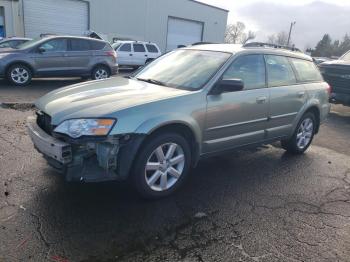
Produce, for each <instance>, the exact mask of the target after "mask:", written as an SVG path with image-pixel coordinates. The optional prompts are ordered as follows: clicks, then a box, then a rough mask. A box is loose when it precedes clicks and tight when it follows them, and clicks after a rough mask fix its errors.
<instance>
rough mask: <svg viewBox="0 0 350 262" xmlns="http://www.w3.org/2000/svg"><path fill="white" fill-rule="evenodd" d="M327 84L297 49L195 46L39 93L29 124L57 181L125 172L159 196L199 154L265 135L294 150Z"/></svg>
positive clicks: (319, 110) (314, 119) (316, 114)
mask: <svg viewBox="0 0 350 262" xmlns="http://www.w3.org/2000/svg"><path fill="white" fill-rule="evenodd" d="M329 92H330V87H329V85H328V84H327V83H325V82H324V80H323V78H322V76H321V75H320V73H319V71H318V69H317V67H316V66H315V65H314V63H313V61H312V59H311V58H310V57H309V56H306V55H304V54H302V53H301V52H298V51H292V50H287V49H282V48H274V47H270V46H268V45H265V44H257V45H254V44H250V45H247V46H238V45H229V44H208V45H197V46H192V47H187V48H181V49H177V50H175V51H173V52H170V53H168V54H165V55H163V56H162V57H160V58H158V59H156V60H155V61H153V62H152V63H150V64H148V65H146V66H145V67H144V68H142V69H140V70H138V71H137V72H136V73H134V74H133V75H132V76H130V77H128V78H122V77H116V78H112V79H106V80H97V81H92V82H87V83H81V84H77V85H73V86H68V87H65V88H61V89H58V90H55V91H53V92H51V93H49V94H47V95H45V96H43V97H42V98H40V99H39V100H38V101H37V102H36V107H37V116H36V117H32V118H30V119H28V130H29V134H30V136H31V138H32V140H33V142H34V145H35V147H36V149H37V150H38V151H39V152H40V153H42V154H43V156H44V157H45V159H46V160H47V161H48V163H49V164H50V165H51V166H53V167H54V168H55V169H57V170H59V171H61V172H62V173H63V175H64V177H65V179H66V180H68V181H86V182H95V181H109V180H125V179H130V180H131V181H132V182H133V184H134V186H135V188H136V189H137V191H138V192H139V193H140V194H141V195H142V196H144V197H147V198H158V197H163V196H167V195H169V194H171V193H173V192H174V191H175V190H176V189H178V188H179V186H180V185H181V184H182V183H183V182H184V180H185V178H186V176H187V175H188V173H189V170H190V169H191V167H194V166H196V164H197V163H198V161H199V160H200V159H202V158H205V157H208V156H212V155H216V154H219V153H223V152H226V151H229V150H232V149H236V148H241V147H245V146H251V145H259V144H265V143H271V142H273V141H281V142H282V147H283V148H284V149H286V150H287V151H288V152H291V153H294V154H301V153H303V152H304V151H305V150H306V149H307V148H308V147H309V146H310V144H311V142H312V139H313V137H314V135H315V134H317V132H318V131H319V127H320V124H321V123H322V121H324V120H325V118H326V117H327V115H328V113H329V111H330V105H329V103H328V100H329Z"/></svg>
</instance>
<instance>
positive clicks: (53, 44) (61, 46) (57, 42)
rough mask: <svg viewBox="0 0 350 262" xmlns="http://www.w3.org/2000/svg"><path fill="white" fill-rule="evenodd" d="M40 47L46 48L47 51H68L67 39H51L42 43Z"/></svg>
mask: <svg viewBox="0 0 350 262" xmlns="http://www.w3.org/2000/svg"><path fill="white" fill-rule="evenodd" d="M40 48H43V49H45V52H64V51H67V39H54V40H49V41H47V42H45V43H44V44H42V45H41V46H40Z"/></svg>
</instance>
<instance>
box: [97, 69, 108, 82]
mask: <svg viewBox="0 0 350 262" xmlns="http://www.w3.org/2000/svg"><path fill="white" fill-rule="evenodd" d="M106 78H108V72H107V70H106V69H103V68H100V69H98V70H96V72H95V79H97V80H99V79H106Z"/></svg>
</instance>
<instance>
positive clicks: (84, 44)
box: [71, 39, 90, 51]
mask: <svg viewBox="0 0 350 262" xmlns="http://www.w3.org/2000/svg"><path fill="white" fill-rule="evenodd" d="M71 50H72V51H88V50H90V43H89V41H87V40H81V39H71Z"/></svg>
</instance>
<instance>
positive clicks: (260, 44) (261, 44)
mask: <svg viewBox="0 0 350 262" xmlns="http://www.w3.org/2000/svg"><path fill="white" fill-rule="evenodd" d="M243 47H271V48H278V49H286V50H290V51H297V52H301V51H300V49H299V48H296V47H290V46H286V45H277V44H269V43H263V42H251V43H247V44H244V45H243Z"/></svg>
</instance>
